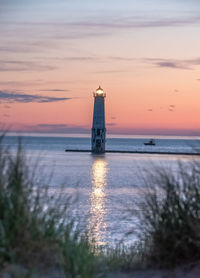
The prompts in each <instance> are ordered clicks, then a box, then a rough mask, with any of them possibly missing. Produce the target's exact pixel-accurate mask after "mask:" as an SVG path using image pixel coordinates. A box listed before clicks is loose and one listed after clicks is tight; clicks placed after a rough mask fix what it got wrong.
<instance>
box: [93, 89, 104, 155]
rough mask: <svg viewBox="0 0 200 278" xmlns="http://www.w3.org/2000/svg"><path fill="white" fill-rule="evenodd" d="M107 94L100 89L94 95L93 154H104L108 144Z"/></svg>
mask: <svg viewBox="0 0 200 278" xmlns="http://www.w3.org/2000/svg"><path fill="white" fill-rule="evenodd" d="M105 97H106V94H105V93H104V91H103V89H102V88H101V87H100V86H99V88H98V89H97V90H96V92H95V93H94V113H93V125H92V141H91V146H92V152H93V153H104V152H105V143H106V128H105V105H104V99H105Z"/></svg>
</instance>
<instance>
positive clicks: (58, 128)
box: [11, 123, 90, 134]
mask: <svg viewBox="0 0 200 278" xmlns="http://www.w3.org/2000/svg"><path fill="white" fill-rule="evenodd" d="M11 131H15V132H19V131H23V132H42V133H84V134H88V133H90V128H87V127H84V126H75V125H68V124H43V123H40V124H36V125H21V124H15V125H13V126H12V128H11Z"/></svg>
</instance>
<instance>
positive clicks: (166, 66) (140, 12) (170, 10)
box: [0, 0, 200, 135]
mask: <svg viewBox="0 0 200 278" xmlns="http://www.w3.org/2000/svg"><path fill="white" fill-rule="evenodd" d="M99 85H101V87H102V88H103V89H104V91H105V92H106V94H107V97H106V123H107V131H108V133H109V134H132V135H137V134H139V135H143V134H160V135H162V134H163V135H170V134H172V135H200V1H199V0H190V1H188V0H166V1H165V0H101V1H96V0H84V1H83V0H56V1H55V0H0V122H1V123H0V124H1V126H2V127H3V128H5V127H6V128H7V127H8V128H9V129H10V130H11V131H26V132H27V131H28V132H51V133H52V132H53V133H89V132H90V128H91V125H92V113H93V95H92V92H93V91H95V90H96V88H97V87H98V86H99Z"/></svg>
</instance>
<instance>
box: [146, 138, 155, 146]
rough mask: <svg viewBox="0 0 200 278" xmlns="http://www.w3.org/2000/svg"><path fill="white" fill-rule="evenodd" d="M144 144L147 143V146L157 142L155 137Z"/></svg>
mask: <svg viewBox="0 0 200 278" xmlns="http://www.w3.org/2000/svg"><path fill="white" fill-rule="evenodd" d="M144 145H146V146H155V145H156V143H155V141H154V139H150V140H149V141H148V142H145V143H144Z"/></svg>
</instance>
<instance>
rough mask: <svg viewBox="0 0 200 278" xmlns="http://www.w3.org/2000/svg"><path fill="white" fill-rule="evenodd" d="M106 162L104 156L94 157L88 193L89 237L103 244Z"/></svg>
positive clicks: (104, 231)
mask: <svg viewBox="0 0 200 278" xmlns="http://www.w3.org/2000/svg"><path fill="white" fill-rule="evenodd" d="M107 170H108V169H107V162H106V160H105V159H104V157H94V161H93V164H92V173H91V174H92V177H91V180H92V190H91V194H90V217H89V225H88V230H89V238H90V240H91V241H94V242H95V243H96V244H97V245H104V244H105V242H104V240H105V233H106V222H105V219H104V217H105V214H106V208H105V200H106V191H105V189H106V185H107Z"/></svg>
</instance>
